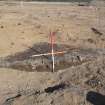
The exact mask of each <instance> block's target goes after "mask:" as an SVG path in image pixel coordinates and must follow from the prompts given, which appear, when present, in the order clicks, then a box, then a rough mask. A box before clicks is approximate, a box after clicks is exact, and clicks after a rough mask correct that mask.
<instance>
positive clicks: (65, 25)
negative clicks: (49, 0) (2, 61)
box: [0, 3, 105, 105]
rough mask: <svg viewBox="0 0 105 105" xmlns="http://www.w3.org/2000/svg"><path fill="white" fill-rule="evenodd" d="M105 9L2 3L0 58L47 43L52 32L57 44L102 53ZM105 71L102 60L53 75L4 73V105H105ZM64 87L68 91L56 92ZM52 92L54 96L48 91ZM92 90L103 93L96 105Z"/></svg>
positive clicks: (0, 78)
mask: <svg viewBox="0 0 105 105" xmlns="http://www.w3.org/2000/svg"><path fill="white" fill-rule="evenodd" d="M104 10H105V7H104V6H101V7H100V6H77V5H70V4H69V5H59V4H57V5H51V4H50V5H49V4H44V5H43V4H28V3H25V4H23V5H20V4H19V3H17V4H9V3H8V4H4V3H0V56H1V57H5V56H7V55H13V54H15V53H17V52H21V51H24V50H26V49H28V47H29V46H32V45H33V44H35V43H39V42H49V33H50V31H57V33H56V34H57V35H56V43H59V44H60V43H61V44H67V45H70V46H73V47H77V48H92V49H96V48H98V49H104V48H105V30H104V29H105V18H104V17H105V11H104ZM92 28H95V29H97V30H98V31H99V32H100V33H101V34H100V33H97V32H96V31H94V30H92ZM104 70H105V60H104V57H102V58H101V57H100V58H98V59H96V60H95V61H92V62H87V63H85V64H82V65H78V66H73V67H71V68H68V69H65V70H63V71H58V72H55V73H50V72H43V73H42V72H41V73H40V72H25V71H18V70H14V69H5V68H0V105H92V104H91V103H93V105H105V102H103V101H102V100H104V99H105V98H104V95H105V94H104V93H105V90H104V87H105V86H104V79H105V71H104ZM91 81H92V82H91ZM94 81H95V82H94ZM61 83H63V84H65V85H66V86H64V87H62V86H61V87H60V88H59V86H58V87H57V89H56V88H55V87H56V86H57V85H59V84H61ZM48 87H54V92H50V91H48V92H46V91H45V90H46V89H48ZM89 91H96V92H99V93H101V94H103V95H100V94H97V95H99V96H100V97H102V99H101V101H100V100H99V101H98V102H97V101H96V100H95V101H96V102H97V103H98V104H97V103H94V102H93V101H92V102H90V103H89V102H88V101H89V99H88V92H89ZM91 94H93V95H94V94H95V93H94V92H93V93H92V92H90V93H89V95H91ZM86 99H87V100H88V101H87V100H86ZM102 102H103V103H102ZM100 103H101V104H100Z"/></svg>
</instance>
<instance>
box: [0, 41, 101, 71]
mask: <svg viewBox="0 0 105 105" xmlns="http://www.w3.org/2000/svg"><path fill="white" fill-rule="evenodd" d="M54 51H55V52H57V51H66V53H63V54H57V55H55V71H58V70H63V69H66V68H69V67H71V66H77V65H81V64H82V63H85V62H87V61H91V60H93V59H95V58H97V56H99V53H98V51H96V50H92V49H80V48H74V47H71V46H69V45H63V44H55V45H54ZM48 52H51V46H50V44H49V43H38V44H35V45H33V46H32V47H28V49H27V50H25V51H23V52H18V53H16V54H14V55H9V56H7V57H4V58H0V67H3V68H13V69H18V70H25V71H29V72H32V71H37V72H43V71H47V72H51V71H52V59H51V55H46V56H37V57H33V55H36V54H43V53H48Z"/></svg>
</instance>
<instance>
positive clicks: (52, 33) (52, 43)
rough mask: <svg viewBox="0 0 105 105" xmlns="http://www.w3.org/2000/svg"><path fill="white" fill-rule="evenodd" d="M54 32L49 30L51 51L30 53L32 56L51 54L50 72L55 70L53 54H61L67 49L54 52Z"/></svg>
mask: <svg viewBox="0 0 105 105" xmlns="http://www.w3.org/2000/svg"><path fill="white" fill-rule="evenodd" d="M55 34H56V32H50V42H51V53H44V54H36V55H32V57H38V56H44V55H51V57H52V72H54V70H55V55H57V54H63V53H66V52H67V51H58V52H54V43H55Z"/></svg>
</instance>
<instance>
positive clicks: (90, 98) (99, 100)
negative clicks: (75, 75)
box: [86, 91, 105, 105]
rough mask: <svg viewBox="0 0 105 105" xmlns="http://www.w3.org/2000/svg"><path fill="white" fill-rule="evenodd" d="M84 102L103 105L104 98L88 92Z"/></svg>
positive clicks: (104, 103)
mask: <svg viewBox="0 0 105 105" xmlns="http://www.w3.org/2000/svg"><path fill="white" fill-rule="evenodd" d="M86 100H87V101H89V102H90V103H92V104H93V105H105V96H104V95H102V94H100V93H97V92H93V91H90V92H88V94H87V96H86Z"/></svg>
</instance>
